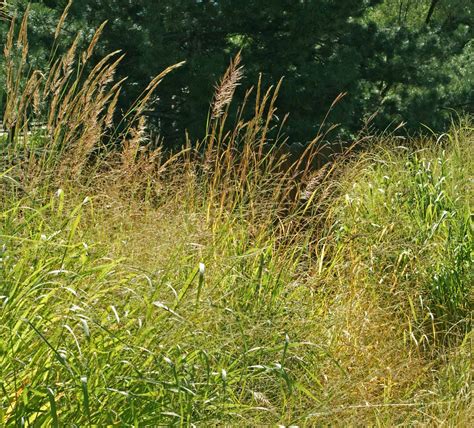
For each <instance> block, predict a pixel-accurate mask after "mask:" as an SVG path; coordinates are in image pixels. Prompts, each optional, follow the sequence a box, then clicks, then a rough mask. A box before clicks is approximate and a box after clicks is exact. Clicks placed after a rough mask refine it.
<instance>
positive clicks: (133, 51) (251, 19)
mask: <svg viewBox="0 0 474 428" xmlns="http://www.w3.org/2000/svg"><path fill="white" fill-rule="evenodd" d="M25 1H26V0H16V1H15V2H14V5H16V6H17V7H18V8H20V10H21V9H22V8H23V9H24V4H25ZM65 4H66V2H65V1H58V0H42V1H37V2H34V3H33V4H32V6H31V8H32V13H33V15H35V16H37V17H38V19H37V21H35V24H34V25H33V28H32V31H33V32H34V34H35V35H36V36H35V44H36V45H38V46H39V48H38V49H40V48H41V49H43V50H44V49H45V47H46V50H47V49H48V47H49V46H50V42H51V40H50V39H47V38H48V37H49V36H47V34H51V33H52V31H51V28H54V25H53V24H52V22H54V19H55V17H56V16H58V14H60V11H61V10H62V9H63V8H64V7H65ZM22 5H23V6H22ZM44 17H47V18H45V19H43V18H44ZM70 17H71V20H70V22H71V24H70V25H69V27H68V28H69V29H68V30H67V31H66V33H65V34H66V35H67V34H68V32H70V31H72V30H73V29H77V28H84V37H85V39H86V40H88V39H90V37H91V36H92V33H93V30H91V29H92V28H95V27H97V26H98V25H100V24H101V23H102V22H103V21H105V20H108V24H107V26H106V28H105V31H104V35H103V42H104V43H103V45H102V46H103V51H99V52H98V53H97V55H98V56H97V57H96V60H97V59H98V58H100V57H101V56H103V55H104V54H105V53H108V52H111V51H115V50H117V49H121V50H123V52H125V53H126V56H125V58H124V60H123V61H122V63H121V64H120V66H119V67H118V73H119V76H120V77H125V76H126V77H128V82H127V84H126V85H125V86H124V90H123V92H122V96H121V99H120V101H119V108H120V109H122V110H124V111H126V110H127V109H128V107H129V106H130V104H131V103H132V102H133V100H134V99H136V97H137V96H138V95H139V94H140V93H141V91H142V90H143V89H144V88H145V87H146V85H147V84H148V81H149V80H150V79H151V78H152V77H153V76H154V75H156V74H157V73H158V72H159V71H160V70H162V69H164V68H166V67H167V66H169V65H170V64H173V63H177V62H179V61H182V60H186V61H187V65H186V66H185V67H183V68H182V69H181V70H180V71H179V72H177V73H175V74H174V75H173V76H170V79H169V80H168V85H166V87H164V88H163V90H162V91H161V92H160V96H159V97H158V96H156V97H155V104H154V109H153V111H151V110H150V111H149V112H148V116H149V118H150V119H151V120H150V123H151V124H152V125H153V126H154V127H155V129H156V131H157V132H159V133H160V134H161V135H162V136H165V137H166V139H167V141H168V144H173V143H178V144H179V145H181V144H182V142H183V137H184V130H185V129H186V130H188V132H189V133H190V135H191V136H192V137H193V139H194V138H198V137H199V136H200V135H201V134H202V132H203V126H202V123H204V122H205V120H206V115H207V112H208V105H207V101H206V100H208V99H210V97H211V95H212V91H213V84H214V82H215V81H216V80H217V78H218V76H219V75H220V73H221V72H222V70H223V69H224V67H225V64H226V63H227V62H228V59H229V57H230V56H233V55H235V53H236V52H237V51H239V50H242V55H243V58H244V62H245V76H246V79H247V80H246V83H248V84H249V83H253V82H255V81H257V79H258V75H259V74H260V73H263V75H264V77H265V80H266V81H278V80H279V79H280V78H281V77H283V76H284V77H285V82H284V85H283V87H282V90H281V92H280V97H279V99H278V102H277V107H278V111H279V116H280V118H283V116H284V115H285V114H287V113H289V112H291V116H290V120H289V123H288V127H287V132H288V133H289V135H290V137H291V140H292V141H294V140H296V141H298V140H299V141H303V142H306V141H310V140H311V139H312V138H313V136H314V135H315V134H316V133H317V131H318V129H319V127H320V125H321V123H322V121H323V118H324V117H325V114H326V112H327V110H328V108H329V106H330V105H331V103H332V102H333V100H334V99H335V98H336V97H337V96H338V94H340V93H342V92H347V96H346V97H345V98H344V100H343V101H341V102H340V103H339V105H338V106H336V108H334V109H333V110H332V112H331V121H332V123H341V124H342V125H341V130H340V131H341V132H340V135H341V136H346V137H348V136H350V135H353V134H354V132H356V131H357V130H358V129H360V127H361V126H362V124H363V123H364V121H366V120H368V118H369V117H370V116H371V115H372V114H374V113H378V116H377V117H376V118H375V120H374V121H373V125H374V126H375V127H376V129H378V130H383V129H385V128H386V127H387V126H389V125H390V124H393V123H395V124H398V123H400V122H406V130H407V131H408V132H417V131H420V123H422V124H424V125H426V126H428V127H430V128H431V129H434V130H441V129H443V128H444V127H445V126H446V125H447V124H448V122H449V118H450V114H451V109H453V108H454V109H456V110H458V111H460V110H466V111H471V112H472V105H473V104H472V103H473V100H472V94H473V93H474V91H473V90H472V78H471V77H470V73H471V71H470V70H471V67H469V64H470V59H471V57H472V43H471V42H470V41H471V40H472V35H473V33H472V31H473V22H472V19H473V10H472V2H469V1H465V0H464V1H463V0H449V1H447V0H446V1H427V0H423V1H412V0H397V1H387V0H386V1H382V0H371V1H368V0H344V1H340V0H337V1H334V0H324V1H321V0H318V1H316V0H309V1H299V2H295V1H287V0H278V1H271V2H270V1H264V2H262V1H255V0H242V1H240V2H239V7H236V6H235V2H232V1H228V0H221V1H218V2H215V1H196V0H180V1H176V0H172V1H171V0H163V1H159V2H157V1H153V0H146V1H141V2H129V1H128V0H108V1H106V2H104V1H97V0H81V1H80V2H74V3H73V5H72V7H71V10H70ZM45 27H49V28H50V30H49V31H46V28H45ZM44 37H46V39H44ZM39 58H42V56H41V55H39ZM236 96H237V97H240V100H242V98H243V96H244V94H243V93H241V92H238V93H237V94H236Z"/></svg>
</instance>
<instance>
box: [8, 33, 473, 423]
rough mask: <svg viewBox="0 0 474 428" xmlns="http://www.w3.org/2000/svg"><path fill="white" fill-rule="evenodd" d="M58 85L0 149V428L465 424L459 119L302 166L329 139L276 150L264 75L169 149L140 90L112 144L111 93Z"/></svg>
mask: <svg viewBox="0 0 474 428" xmlns="http://www.w3.org/2000/svg"><path fill="white" fill-rule="evenodd" d="M24 25H26V24H24ZM25 34H26V27H25V28H23V29H22V32H20V37H23V38H24V37H25ZM22 40H23V39H22ZM20 45H21V44H20ZM63 60H64V61H65V59H63ZM59 63H60V62H59ZM59 63H58V64H59ZM64 64H65V65H64V67H66V64H67V63H66V62H64ZM106 64H107V61H106V63H104V67H105V68H106V69H108V68H107V67H109V66H110V67H112V69H113V65H112V64H109V66H106ZM236 64H237V65H238V62H236V63H234V64H232V65H231V67H230V68H229V70H228V73H227V74H226V76H230V77H229V79H230V80H229V82H230V83H229V84H228V85H227V90H226V91H227V92H226V93H231V92H232V90H233V89H232V88H234V89H235V85H236V84H237V83H236V82H238V78H239V76H235V75H234V76H233V77H232V73H235V71H234V72H233V71H232V70H233V69H235V67H236ZM12 67H13V65H12ZM22 67H23V66H22ZM22 67H20V70H19V71H18V70H17V72H18V73H19V74H18V76H19V81H21V79H22V78H24V77H25V76H23V74H22V73H21V71H22V69H23V68H22ZM66 69H67V67H66ZM112 69H110V70H109V71H110V72H112ZM54 70H55V69H54V68H53V71H52V73H53V75H51V76H49V77H50V78H51V79H53V78H54V73H55V71H54ZM168 71H169V70H168ZM11 72H12V73H13V71H11ZM84 72H85V71H84ZM58 73H59V72H58ZM104 73H105V72H104ZM59 74H60V75H61V76H62V77H61V79H65V80H64V81H62V80H61V81H62V84H63V85H64V86H63V92H62V93H63V96H64V95H65V94H67V93H70V97H68V96H65V97H64V98H62V97H60V96H59V95H58V98H57V99H56V103H54V99H55V98H54V93H51V94H50V96H51V97H52V98H51V99H50V100H49V101H47V102H45V104H44V105H43V106H42V107H43V109H44V111H47V112H50V120H51V123H50V125H49V126H48V128H47V129H46V130H41V131H40V132H39V133H35V132H33V133H30V132H29V131H28V120H25V121H23V122H21V121H20V119H21V120H24V119H27V117H28V114H29V113H28V112H30V108H29V107H24V110H22V112H23V113H24V115H23V116H21V117H17V120H18V122H17V126H16V127H15V128H14V130H15V132H14V133H11V134H10V136H9V137H8V136H7V137H6V138H5V137H2V138H3V139H2V141H1V144H2V146H1V155H2V157H1V168H2V169H1V170H0V192H1V196H0V423H1V424H2V425H7V426H16V425H20V426H41V425H45V426H50V425H52V426H63V425H75V426H84V425H94V426H105V425H111V424H117V425H124V426H157V425H186V426H187V425H193V424H194V425H202V426H207V425H225V424H228V425H246V426H247V425H248V426H255V425H270V426H271V425H277V424H283V425H292V424H293V425H299V426H315V425H342V426H347V425H383V426H392V425H397V424H402V425H417V424H421V425H442V424H448V425H459V426H468V425H469V421H470V420H471V419H472V392H471V390H472V374H471V362H472V338H473V337H472V320H471V319H472V303H473V301H472V298H473V292H472V284H473V274H472V272H473V269H472V258H473V240H472V219H471V206H472V198H473V192H472V177H473V162H472V159H473V156H472V155H473V153H472V147H474V146H473V129H472V125H471V124H470V122H469V121H466V122H463V123H460V124H457V125H456V126H453V128H452V129H451V130H450V131H449V133H448V134H445V135H443V136H441V137H440V138H438V139H437V140H436V139H434V138H433V140H425V141H415V140H412V141H404V145H403V146H401V145H400V144H399V141H398V140H397V139H396V138H395V137H385V138H384V139H378V138H376V137H373V138H372V139H370V147H366V148H365V149H364V150H361V151H360V153H358V154H357V155H353V156H351V159H349V156H346V155H344V154H343V155H341V156H339V157H336V158H335V160H334V162H332V163H331V164H328V165H327V166H326V167H325V168H323V169H320V170H315V165H316V163H317V162H316V160H317V153H318V150H320V144H321V143H322V141H324V139H325V134H324V133H323V132H322V131H321V132H320V133H319V134H318V135H317V136H316V138H315V139H314V140H313V142H311V143H310V144H309V145H308V149H307V151H306V153H303V154H302V155H301V156H300V157H298V158H297V159H290V158H288V157H285V155H284V153H282V152H281V151H280V147H282V146H281V144H282V143H283V141H282V137H281V135H280V134H279V133H278V132H276V130H277V125H278V123H276V118H275V100H276V97H277V94H278V89H279V85H277V86H276V87H275V88H269V89H268V90H267V89H264V87H263V83H262V82H259V84H258V86H257V87H256V88H255V90H254V93H252V92H249V93H248V96H247V98H246V99H247V101H246V103H247V106H248V107H247V108H248V109H249V110H245V108H246V107H245V106H242V107H241V110H240V111H244V110H245V111H250V112H252V113H251V114H243V113H241V115H240V116H239V118H238V120H237V122H236V124H235V126H234V125H233V126H230V125H229V124H228V121H229V118H228V115H227V112H226V109H227V108H228V104H229V103H230V102H231V98H232V96H231V95H230V96H229V98H226V97H224V96H221V97H216V99H218V100H219V109H217V110H215V111H216V112H218V114H217V113H216V114H213V115H210V119H209V123H208V127H207V133H206V135H205V137H204V138H203V140H202V141H200V142H196V143H191V142H188V144H187V146H186V147H185V148H184V149H183V150H182V151H180V152H179V153H175V154H167V155H166V156H165V155H163V153H162V150H161V148H158V149H153V150H151V149H150V148H149V146H148V144H147V143H148V142H147V132H146V122H145V119H144V118H143V116H142V114H141V113H142V112H143V109H144V106H145V105H146V97H147V95H146V94H145V95H144V97H145V100H144V101H143V99H142V101H138V106H139V107H138V108H137V109H136V110H132V111H131V112H129V113H128V115H129V119H130V123H129V124H128V125H129V126H126V129H127V131H126V132H124V133H122V134H120V133H118V134H117V133H115V132H114V131H109V128H108V126H109V123H108V121H107V117H108V115H107V114H105V115H103V113H104V112H106V111H107V110H109V109H113V106H114V104H113V99H114V94H116V93H117V91H118V90H119V87H118V86H112V87H113V88H114V89H113V90H112V92H109V93H108V95H107V93H104V92H107V88H110V87H111V85H112V82H110V80H108V79H106V78H105V77H106V76H104V75H102V77H97V80H94V79H92V80H87V79H86V80H85V83H84V85H85V86H81V80H77V81H76V80H74V81H70V80H68V79H69V77H67V76H63V75H62V74H61V73H59ZM99 74H101V73H99ZM112 74H113V73H112ZM12 76H13V74H12ZM15 76H16V75H15ZM22 76H23V77H22ZM68 76H69V75H68ZM109 77H110V76H109ZM161 77H163V75H160V76H159V78H157V80H155V81H154V82H155V84H157V82H159V80H160V79H161ZM102 78H104V79H105V80H102ZM24 81H26V82H27V81H28V80H27V79H26V80H24ZM94 82H95V83H94ZM101 82H102V83H101ZM43 83H44V82H43ZM57 83H58V82H57ZM225 83H226V81H225V79H224V80H223V82H221V86H223V87H226V86H225ZM58 84H59V83H58ZM155 84H153V85H152V87H151V89H153V90H154V89H155ZM38 85H40V83H39V82H38ZM48 85H50V83H48ZM53 86H54V85H53ZM48 87H49V86H48ZM34 88H36V86H35V87H32V88H29V89H28V88H26V89H25V88H23V89H24V92H10V93H9V96H10V97H13V98H12V100H11V101H10V105H11V106H15V105H17V106H18V105H20V104H15V103H18V102H19V101H18V100H16V101H15V99H14V98H15V97H20V99H22V97H23V98H24V99H26V100H30V101H31V100H32V99H33V98H34V97H33V95H34ZM229 88H230V89H229ZM29 90H31V91H33V92H31V93H30V92H28V91H29ZM69 90H70V91H71V92H67V91H69ZM87 90H90V91H92V93H94V94H95V93H100V96H98V98H94V97H92V98H91V99H89V100H87V103H85V101H84V100H83V99H82V98H81V96H80V94H83V93H84V91H87ZM25 91H26V92H25ZM101 91H102V92H101ZM74 94H75V95H78V97H77V98H75V97H74ZM252 94H254V97H253V98H252ZM30 95H31V97H30ZM224 95H225V94H224ZM30 98H31V99H30ZM252 100H254V101H252ZM31 102H32V101H31ZM49 102H51V103H53V105H52V104H48V103H49ZM84 103H85V104H84ZM252 103H253V104H252ZM54 105H55V106H56V107H55V108H54V109H52V107H53V106H54ZM58 105H60V106H62V107H61V109H62V110H61V109H60V110H61V111H64V112H69V113H68V114H72V112H74V111H80V112H83V113H84V112H86V111H89V112H95V113H97V115H95V116H94V117H93V118H95V119H94V120H92V119H91V116H90V115H89V116H88V115H87V114H85V113H84V114H85V115H82V116H81V115H78V116H77V117H75V120H76V122H74V123H75V124H76V125H77V126H76V125H74V126H75V127H73V129H69V128H68V120H66V119H64V120H62V119H61V117H62V116H61V115H59V113H58V110H57V109H56V108H57V107H58ZM30 107H32V106H31V105H30ZM22 108H23V107H22ZM58 108H59V107H58ZM15 111H17V110H15V109H13V110H11V111H10V113H9V114H10V115H12V114H14V113H15ZM211 111H213V110H212V108H211ZM66 116H67V115H66ZM66 116H64V117H66ZM11 117H12V116H10V118H11ZM244 117H246V119H244ZM124 120H125V121H127V119H124ZM81 121H82V122H81ZM74 129H75V131H74V132H73V130H74ZM85 131H88V132H89V131H90V132H89V133H85ZM64 132H66V134H65V133H64ZM67 132H72V134H70V136H69V137H68V136H67V135H69V134H67ZM83 132H84V133H83ZM71 135H72V136H73V137H74V138H73V137H71ZM108 138H110V140H108ZM86 140H87V146H86V147H83V146H80V145H79V144H80V142H81V141H82V142H84V141H86ZM367 140H368V139H366V141H367ZM107 141H108V142H109V143H110V142H113V143H114V147H113V150H110V148H109V147H108V146H107V145H106V144H104V142H107ZM397 141H398V142H397ZM69 143H70V144H69ZM84 150H85V151H84ZM79 155H80V156H79ZM282 155H283V156H282Z"/></svg>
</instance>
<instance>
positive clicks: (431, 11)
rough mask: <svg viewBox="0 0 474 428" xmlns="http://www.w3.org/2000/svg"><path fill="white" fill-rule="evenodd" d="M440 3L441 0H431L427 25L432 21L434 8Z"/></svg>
mask: <svg viewBox="0 0 474 428" xmlns="http://www.w3.org/2000/svg"><path fill="white" fill-rule="evenodd" d="M438 3H439V0H431V4H430V8H429V9H428V13H427V14H426V19H425V24H426V25H428V24H429V23H430V21H431V17H432V16H433V13H434V10H435V8H436V5H437V4H438Z"/></svg>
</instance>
